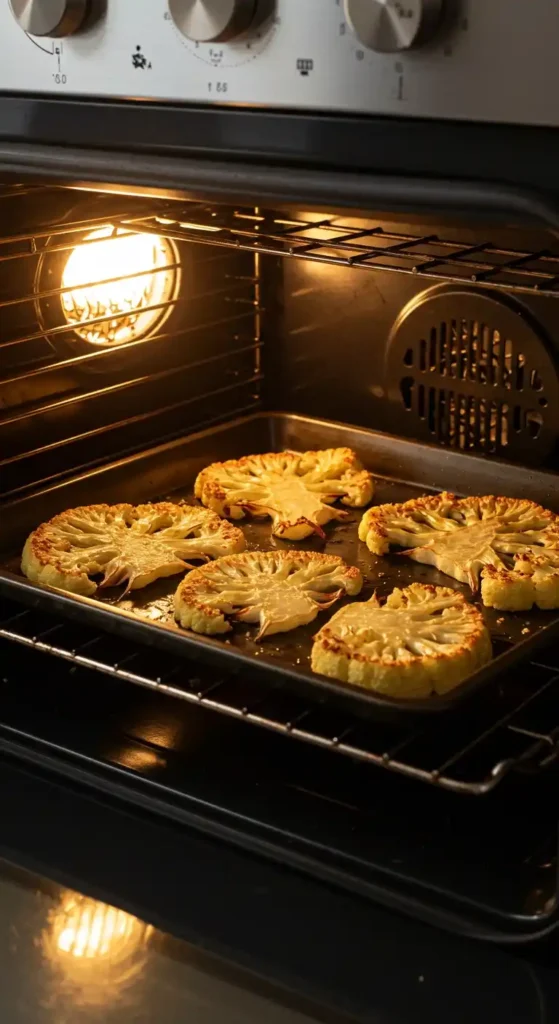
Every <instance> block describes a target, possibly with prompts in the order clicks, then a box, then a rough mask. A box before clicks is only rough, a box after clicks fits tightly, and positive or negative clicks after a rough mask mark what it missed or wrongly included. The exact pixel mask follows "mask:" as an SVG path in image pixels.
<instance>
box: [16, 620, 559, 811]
mask: <svg viewBox="0 0 559 1024" xmlns="http://www.w3.org/2000/svg"><path fill="white" fill-rule="evenodd" d="M0 637H2V638H4V639H5V640H8V641H12V642H15V643H18V644H23V645H25V646H27V647H31V648H34V649H35V650H37V651H41V652H44V653H45V654H47V655H54V656H56V657H58V658H61V659H64V660H65V661H67V662H70V663H71V664H72V665H73V666H81V667H84V668H87V669H92V670H94V671H99V672H103V673H105V674H108V675H111V676H115V677H117V678H118V679H121V680H126V681H127V682H129V683H134V684H136V685H139V686H142V687H146V688H148V689H152V690H156V691H157V692H159V693H162V694H166V695H167V696H169V697H172V698H176V699H178V700H182V701H186V702H187V703H190V704H196V705H199V706H202V707H204V708H207V709H209V710H212V711H214V712H219V713H221V714H224V715H228V716H229V717H233V718H237V719H242V720H244V721H248V722H252V723H253V724H254V725H257V726H260V727H262V728H266V729H270V730H272V731H273V732H275V733H280V734H283V735H284V736H289V737H293V738H294V739H297V740H300V741H303V742H305V743H309V744H311V745H313V746H315V747H319V748H322V749H326V750H332V751H336V752H337V753H339V754H343V755H345V756H348V757H350V758H353V759H354V760H357V761H360V762H365V763H368V764H372V765H376V766H378V767H381V768H386V769H388V770H390V771H393V772H397V773H399V774H400V775H404V776H408V777H409V778H413V779H416V780H418V781H422V782H427V783H430V784H431V785H435V786H439V787H440V788H442V789H445V790H450V791H453V792H456V793H466V794H471V795H478V796H479V795H482V794H485V793H488V792H489V791H491V790H492V789H494V788H495V786H497V784H498V783H499V782H501V781H502V780H503V779H504V778H505V776H506V775H508V774H509V772H511V771H512V770H513V769H519V768H523V769H524V770H527V771H528V770H529V771H540V770H542V769H543V768H545V767H547V766H549V765H550V764H552V763H553V762H555V761H557V760H558V759H559V724H557V725H552V726H551V727H550V723H556V722H557V723H559V715H558V713H557V708H558V707H559V673H558V670H559V652H558V651H555V652H551V654H550V655H549V656H546V657H543V658H542V659H540V662H539V663H538V664H532V665H530V666H529V667H528V669H526V667H524V668H523V669H522V670H521V671H520V672H519V673H518V674H517V675H511V676H510V677H509V678H507V680H506V685H505V686H504V687H503V692H502V693H501V694H499V695H498V696H496V697H495V698H494V699H492V700H489V701H485V702H484V704H483V708H482V709H479V708H477V709H472V710H470V711H468V710H466V711H464V712H461V714H460V716H459V717H458V716H457V717H454V718H453V719H452V721H451V723H450V724H449V723H448V720H447V719H445V721H444V722H441V721H440V720H439V721H438V722H437V723H435V724H434V725H431V724H430V725H428V726H416V725H412V724H410V725H409V726H407V725H406V726H403V725H402V724H401V723H400V722H398V724H395V723H391V722H390V721H387V722H382V721H376V720H375V721H372V720H371V721H365V720H361V719H359V718H356V717H354V716H350V715H349V714H347V713H345V712H342V713H340V711H339V710H337V709H334V708H331V707H329V705H328V703H327V702H321V703H311V702H309V701H304V700H303V699H302V698H300V697H296V696H294V695H293V694H291V693H290V692H289V690H287V689H284V688H283V687H281V686H278V687H276V688H274V689H272V690H270V689H263V688H262V687H260V686H259V685H258V683H257V682H254V681H250V682H249V681H247V680H245V679H243V678H242V677H240V676H229V677H225V678H224V677H222V676H219V675H217V674H215V673H213V674H212V673H210V672H207V671H204V673H203V674H200V675H193V674H192V666H190V665H189V663H188V662H187V661H177V658H176V657H171V656H169V655H165V654H162V653H161V652H156V653H152V652H150V650H149V649H148V648H139V647H138V646H137V644H134V645H133V644H132V643H130V642H128V641H126V640H121V639H120V638H118V639H117V638H115V637H112V636H111V637H108V636H107V635H102V634H99V633H97V631H96V630H95V629H93V628H89V627H84V626H81V625H80V626H77V625H75V624H72V623H68V622H65V621H62V620H60V619H57V618H55V617H54V616H51V615H47V614H45V613H43V612H39V611H37V610H34V609H28V608H23V607H22V606H21V605H19V604H17V603H16V602H12V601H8V600H6V601H3V602H2V604H1V605H0Z"/></svg>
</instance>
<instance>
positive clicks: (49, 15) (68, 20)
mask: <svg viewBox="0 0 559 1024" xmlns="http://www.w3.org/2000/svg"><path fill="white" fill-rule="evenodd" d="M10 7H11V8H12V14H13V16H14V18H15V19H16V21H17V23H18V25H21V27H22V29H23V31H24V32H28V33H29V35H30V36H51V37H52V38H54V39H60V38H61V36H69V35H71V34H72V32H76V31H77V30H78V29H79V28H80V27H81V26H82V24H83V22H84V19H85V16H86V14H87V12H88V7H89V0H10Z"/></svg>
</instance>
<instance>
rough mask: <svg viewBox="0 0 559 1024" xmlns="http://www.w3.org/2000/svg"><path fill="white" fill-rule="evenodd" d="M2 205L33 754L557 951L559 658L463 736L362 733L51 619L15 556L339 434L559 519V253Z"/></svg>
mask: <svg viewBox="0 0 559 1024" xmlns="http://www.w3.org/2000/svg"><path fill="white" fill-rule="evenodd" d="M0 209H1V211H2V221H1V223H2V237H1V238H0V264H1V265H0V307H1V321H0V323H1V328H0V349H1V352H2V362H1V379H0V482H1V493H2V506H1V508H2V509H3V511H0V515H1V516H2V519H3V524H4V525H3V529H2V538H3V539H2V564H3V566H4V567H5V568H6V567H7V568H8V569H10V571H11V575H10V573H5V572H2V574H1V575H0V597H1V604H0V636H1V638H2V640H1V643H2V655H1V662H0V663H1V665H2V673H1V674H2V692H3V713H2V716H1V724H0V744H1V747H2V749H3V750H4V753H5V754H6V756H17V757H22V756H23V757H24V758H26V760H27V761H28V762H32V763H33V764H34V765H35V768H36V769H40V770H41V771H48V772H53V773H56V774H58V775H59V774H61V773H62V774H64V775H65V776H67V777H68V778H71V779H74V780H78V781H81V782H83V783H86V784H87V785H89V786H93V787H95V788H96V789H98V790H99V791H103V792H104V793H111V794H112V795H113V796H115V797H117V798H118V799H120V800H126V801H127V802H129V803H130V804H135V805H137V806H140V807H144V808H147V809H148V810H150V811H156V812H158V813H162V814H164V815H166V816H168V817H169V818H173V819H176V820H179V821H188V822H190V823H192V822H194V823H195V824H196V826H197V827H199V828H201V829H204V830H205V831H209V832H211V833H214V834H218V835H223V836H224V837H226V838H227V840H228V841H231V842H234V843H237V844H241V845H243V846H245V847H248V848H250V849H251V850H253V851H256V852H257V853H261V854H264V855H267V856H273V857H276V858H278V859H280V860H281V861H283V862H284V863H286V864H289V865H291V866H292V867H293V868H295V869H297V870H302V871H311V872H312V873H313V874H315V875H317V876H318V877H321V878H323V879H324V880H325V881H328V882H335V883H336V884H341V885H344V886H346V887H348V888H350V889H352V890H354V891H356V892H359V893H361V894H365V895H367V896H370V897H372V898H375V899H380V900H382V901H384V902H385V903H389V904H391V905H394V906H397V907H400V908H401V909H404V910H406V911H408V912H413V913H416V914H419V915H420V916H423V917H425V918H427V919H429V920H434V921H437V922H439V923H442V924H445V925H446V926H447V927H453V928H455V929H458V930H466V931H470V932H473V933H475V934H481V935H485V936H496V937H503V936H506V937H509V938H510V937H517V938H519V937H521V938H526V937H532V936H535V935H541V934H542V933H543V932H545V931H546V930H547V929H549V928H550V927H551V926H552V925H553V923H554V921H555V919H556V917H557V813H556V807H555V804H556V801H554V799H553V792H554V783H555V782H556V773H555V771H554V763H555V761H556V759H557V755H558V753H559V713H558V711H557V707H558V706H559V704H558V696H559V645H556V646H555V647H554V646H553V645H551V646H549V645H548V646H546V647H545V648H543V649H542V650H539V651H538V652H537V653H535V652H534V653H533V654H532V656H531V660H530V661H529V663H526V662H524V663H523V664H522V665H521V666H516V667H512V668H510V670H508V671H507V672H506V674H504V675H503V676H502V677H500V678H499V680H498V683H497V684H496V685H493V686H491V687H488V688H487V691H486V692H483V691H482V692H480V694H479V695H478V697H477V699H476V700H475V701H474V702H472V703H471V704H467V705H465V706H464V707H461V708H460V709H459V711H457V712H456V713H454V714H452V716H451V717H450V718H443V719H442V720H441V719H440V718H434V719H433V718H428V719H422V720H416V719H412V718H409V719H408V718H404V719H399V718H397V719H393V718H391V717H383V716H382V715H381V716H372V717H367V718H365V719H364V718H362V717H361V716H359V715H356V714H355V713H354V712H353V709H352V708H351V707H345V706H340V705H339V704H338V703H337V702H336V701H335V700H332V699H331V698H330V695H329V694H328V693H324V692H320V691H317V692H316V693H311V692H305V693H301V692H296V691H294V690H293V688H292V687H290V686H289V685H287V684H285V685H283V684H282V681H281V678H280V674H278V681H277V685H275V686H273V687H271V688H269V687H266V688H263V687H262V686H261V685H260V684H259V680H258V676H257V674H256V675H254V674H252V675H251V674H246V673H244V672H243V671H242V670H239V667H238V666H236V667H232V668H231V670H230V671H227V670H225V669H224V666H223V665H222V664H220V665H213V664H210V663H209V662H208V663H206V659H205V658H204V657H203V656H201V655H200V654H199V653H198V652H192V651H191V652H190V653H189V656H188V657H184V655H181V654H179V653H178V652H177V650H176V648H175V647H173V648H169V649H160V647H159V646H157V645H154V644H153V643H152V642H151V641H150V634H148V633H145V634H144V635H142V636H141V637H140V636H139V634H137V633H130V632H127V631H126V630H124V631H122V630H121V631H119V630H116V631H115V630H114V629H113V628H112V626H111V621H112V620H111V616H110V613H109V616H108V617H106V618H105V620H103V622H100V621H99V620H96V619H94V617H92V616H91V614H90V613H89V610H88V608H87V606H86V605H84V606H83V607H80V603H79V602H74V601H73V600H72V599H64V598H63V597H62V598H60V599H59V600H58V601H54V600H52V599H51V598H52V595H50V594H49V595H47V597H46V598H43V597H42V596H41V595H40V594H39V593H38V592H37V588H34V587H28V586H26V585H25V582H24V581H23V580H22V579H18V580H17V581H16V583H17V585H16V583H14V579H13V576H14V575H17V567H15V571H14V564H13V556H14V550H17V549H18V546H19V544H20V543H22V542H23V540H24V538H25V535H26V533H27V532H28V531H29V529H31V528H32V527H33V526H34V525H38V522H39V521H40V520H41V518H42V519H44V518H47V517H48V516H49V515H52V514H54V513H55V512H57V511H62V510H63V509H64V508H66V507H72V505H75V504H78V503H94V502H95V501H102V500H128V498H127V497H123V498H121V499H119V498H118V497H117V496H115V495H117V494H118V488H119V481H121V482H122V483H121V485H122V487H123V488H124V487H126V488H127V489H130V488H132V490H133V492H134V493H135V494H138V498H137V500H152V499H155V498H157V497H160V496H162V493H163V491H164V490H165V481H166V480H168V475H169V465H170V462H172V459H173V458H174V459H175V463H176V452H177V451H179V452H180V451H182V448H181V445H182V444H183V443H186V445H187V446H190V447H189V448H188V451H189V452H191V451H194V455H193V456H192V455H190V454H189V455H188V458H187V459H186V460H185V469H183V471H182V472H183V473H184V474H185V475H184V481H183V483H184V487H185V488H188V486H189V485H191V483H192V479H193V475H194V466H195V462H196V459H198V461H200V459H202V461H203V460H208V458H210V457H212V453H213V458H220V457H222V456H221V452H222V451H223V445H225V447H227V445H228V444H229V445H234V444H235V443H237V444H240V445H242V446H246V445H249V446H252V447H251V450H254V451H262V450H267V446H268V445H269V444H271V443H274V444H277V445H278V446H279V447H288V446H289V444H288V442H289V441H290V439H291V440H292V439H293V438H295V437H300V436H301V433H302V435H303V436H309V437H310V436H312V432H313V430H314V431H316V429H317V428H316V425H315V424H316V422H319V423H322V424H323V427H322V429H327V430H328V431H329V432H330V434H329V436H331V437H336V436H342V435H343V431H344V430H348V429H350V428H351V429H354V430H355V429H356V430H358V431H360V432H361V435H362V436H366V434H367V432H368V431H375V432H378V433H379V434H380V435H382V436H383V437H390V436H393V438H394V444H395V445H400V448H398V451H399V452H400V451H403V450H404V449H405V450H406V452H407V456H406V458H407V465H408V469H409V467H410V466H411V465H413V463H414V461H415V462H416V463H417V461H418V460H421V458H422V453H423V452H424V451H427V450H426V449H423V448H421V447H417V448H416V447H415V445H416V444H418V445H419V443H421V445H423V444H429V445H433V446H437V452H438V453H439V454H440V467H439V468H437V469H435V470H434V475H433V477H432V479H431V480H430V485H431V487H435V488H438V487H440V488H443V487H445V485H446V486H449V487H451V488H453V489H456V490H460V479H461V473H462V472H463V479H464V481H465V484H466V485H465V487H464V490H466V489H467V480H468V473H469V472H470V473H471V472H473V470H472V466H475V467H477V469H476V472H478V473H479V474H481V476H482V477H483V474H486V475H487V479H488V480H491V479H492V474H493V473H495V475H496V478H498V479H499V482H500V483H502V484H503V487H504V488H505V489H506V488H507V486H508V488H509V491H510V493H512V494H514V493H515V487H516V486H518V487H520V486H522V488H524V489H525V490H526V493H528V494H533V495H534V497H535V500H542V501H543V497H542V495H545V494H546V493H547V495H548V502H547V503H548V504H549V505H550V507H553V508H554V509H555V510H557V511H559V494H558V493H557V487H556V476H555V475H554V474H555V473H556V471H557V468H558V457H557V452H558V438H559V429H558V418H559V375H558V370H557V368H558V366H559V351H558V343H557V338H558V337H559V302H557V299H558V298H559V242H558V241H557V240H556V238H555V237H554V233H553V232H552V231H548V230H547V229H544V228H541V227H533V226H525V225H522V226H521V225H518V224H507V223H503V222H500V223H487V222H482V221H481V220H480V221H473V220H472V218H469V219H468V221H467V223H466V222H465V221H461V220H460V219H458V218H455V219H454V220H452V219H449V218H448V217H447V218H445V219H442V218H441V217H438V218H434V217H429V216H428V215H427V214H423V215H422V216H421V217H419V216H418V217H412V216H411V215H406V216H405V217H404V216H403V215H398V216H396V215H394V216H392V217H387V215H386V214H383V215H382V216H381V215H378V216H375V215H374V213H373V212H371V211H363V210H346V211H341V210H330V211H326V212H325V211H324V210H313V209H311V210H299V209H294V208H278V209H273V210H272V209H268V208H262V207H259V206H258V205H253V206H246V207H238V206H231V205H227V204H225V203H219V204H212V205H210V204H209V203H208V202H207V201H197V200H195V199H192V198H191V197H190V198H188V199H187V198H184V197H179V198H177V197H176V196H173V197H170V196H169V197H162V196H161V195H158V196H156V197H154V196H150V195H128V194H127V193H126V191H125V190H123V191H122V192H121V193H112V194H109V193H104V192H101V191H97V192H93V191H86V190H81V189H73V188H65V187H51V186H44V185H37V184H35V183H27V184H17V185H13V184H10V185H8V184H6V185H5V186H4V188H3V191H2V194H1V195H0ZM336 424H345V425H347V426H346V427H342V426H339V427H338V426H336ZM294 425H295V426H294ZM297 425H298V426H297ZM297 431H299V433H297ZM305 431H306V432H307V433H306V434H305ZM235 439H237V440H235ZM404 442H406V443H405V444H404ZM409 442H411V444H410V443H409ZM332 443H335V442H332ZM192 445H194V447H192ZM402 445H403V446H404V447H403V448H402ZM196 446H197V447H196ZM217 446H219V448H217ZM309 447H311V445H310V444H309ZM169 453H175V454H174V455H173V456H171V455H170V454H169ZM243 453H248V451H243V450H239V452H238V454H239V455H240V454H243ZM387 457H388V456H387ZM472 457H473V458H472ZM447 459H449V460H452V461H451V462H448V461H445V460H447ZM189 460H190V461H189ZM193 460H194V461H193ZM461 460H463V461H461ZM434 461H435V462H437V461H438V460H434ZM451 465H452V467H453V479H452V481H451V482H450V483H448V484H446V478H445V473H447V472H448V470H449V467H450V466H451ZM462 467H463V469H462ZM468 467H469V469H468ZM507 467H508V469H507ZM173 472H176V466H175V468H174V469H173ZM402 472H403V471H401V472H400V476H399V479H400V480H409V479H411V477H410V476H409V475H408V476H402ZM410 472H411V470H410ZM386 475H387V476H393V477H398V472H397V471H394V472H392V473H390V472H387V473H386ZM414 479H416V480H420V481H422V483H423V485H424V486H426V484H427V481H426V480H425V479H422V478H421V477H415V478H414ZM507 481H509V482H508V484H507ZM109 493H110V495H111V498H109V499H108V498H107V495H108V494H109ZM130 493H131V492H130ZM69 495H72V496H73V499H74V498H76V496H79V497H80V501H79V502H78V501H77V500H72V502H71V504H70V505H69V503H68V496H69ZM387 500H391V499H390V498H388V499H387ZM543 503H544V504H545V501H543ZM39 511H40V513H41V515H40V518H39V519H37V515H38V514H39ZM104 625H106V628H104ZM190 655H192V657H191V656H190ZM194 655H196V656H194ZM386 769H389V770H388V771H387V770H386ZM519 822H521V823H522V824H521V827H520V825H519Z"/></svg>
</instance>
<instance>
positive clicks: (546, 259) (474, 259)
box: [122, 205, 559, 297]
mask: <svg viewBox="0 0 559 1024" xmlns="http://www.w3.org/2000/svg"><path fill="white" fill-rule="evenodd" d="M170 212H172V211H169V210H168V211H167V212H166V213H165V215H164V216H162V215H157V214H156V215H155V216H152V217H147V218H146V217H141V218H126V217H123V219H122V225H123V226H129V227H133V228H134V229H135V230H136V231H145V232H149V231H151V232H153V233H156V234H159V235H165V236H167V237H168V238H172V239H174V240H175V241H188V242H201V243H205V244H208V245H214V246H228V247H231V246H235V247H237V248H240V249H245V250H249V251H250V252H258V253H268V254H272V255H276V256H278V255H279V256H293V257H296V258H299V259H307V260H314V261H317V262H320V263H329V264H333V265H336V266H345V267H358V268H360V269H362V270H384V271H389V272H398V273H404V274H413V275H416V276H417V277H425V278H429V279H430V280H435V281H444V282H449V283H452V284H464V283H468V282H470V283H477V284H482V285H483V287H484V288H489V289H494V290H500V291H506V292H509V293H511V292H513V293H519V294H533V293H534V292H536V293H537V294H539V295H546V296H555V297H557V296H559V254H556V253H552V252H551V251H549V250H547V249H540V250H538V251H536V252H518V251H516V250H514V249H504V248H499V247H496V246H494V245H493V244H492V243H491V241H489V240H488V241H485V242H481V243H478V244H476V245H466V244H464V243H462V242H455V241H452V240H449V239H443V238H440V237H439V236H438V235H435V234H433V235H422V236H421V237H416V236H413V235H409V234H401V233H398V232H394V231H387V230H384V228H382V227H379V226H378V225H375V224H374V223H371V222H368V221H365V220H364V221H362V222H361V223H362V225H363V226H360V227H359V228H358V229H356V228H355V227H351V226H349V225H347V224H346V225H344V221H343V219H340V218H337V217H320V216H317V219H316V220H290V219H285V218H282V217H276V216H274V215H273V214H272V213H264V214H256V213H254V212H251V211H249V210H238V209H225V208H224V207H218V208H215V209H214V208H210V207H206V208H205V209H200V206H199V205H198V206H197V207H185V208H183V210H182V213H181V214H177V212H176V211H174V212H172V219H171V217H170V215H169V214H170Z"/></svg>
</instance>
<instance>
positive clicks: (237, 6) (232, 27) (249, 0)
mask: <svg viewBox="0 0 559 1024" xmlns="http://www.w3.org/2000/svg"><path fill="white" fill-rule="evenodd" d="M169 11H170V14H171V17H172V19H173V21H174V22H175V25H176V26H177V28H178V29H179V31H180V32H182V34H183V36H186V38H187V39H191V40H192V41H193V42H195V43H212V42H215V43H225V42H229V41H230V40H231V39H235V38H236V37H237V36H240V35H242V33H243V32H245V31H246V30H247V29H248V28H249V27H250V24H251V22H252V21H253V19H254V16H255V14H256V0H169Z"/></svg>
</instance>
